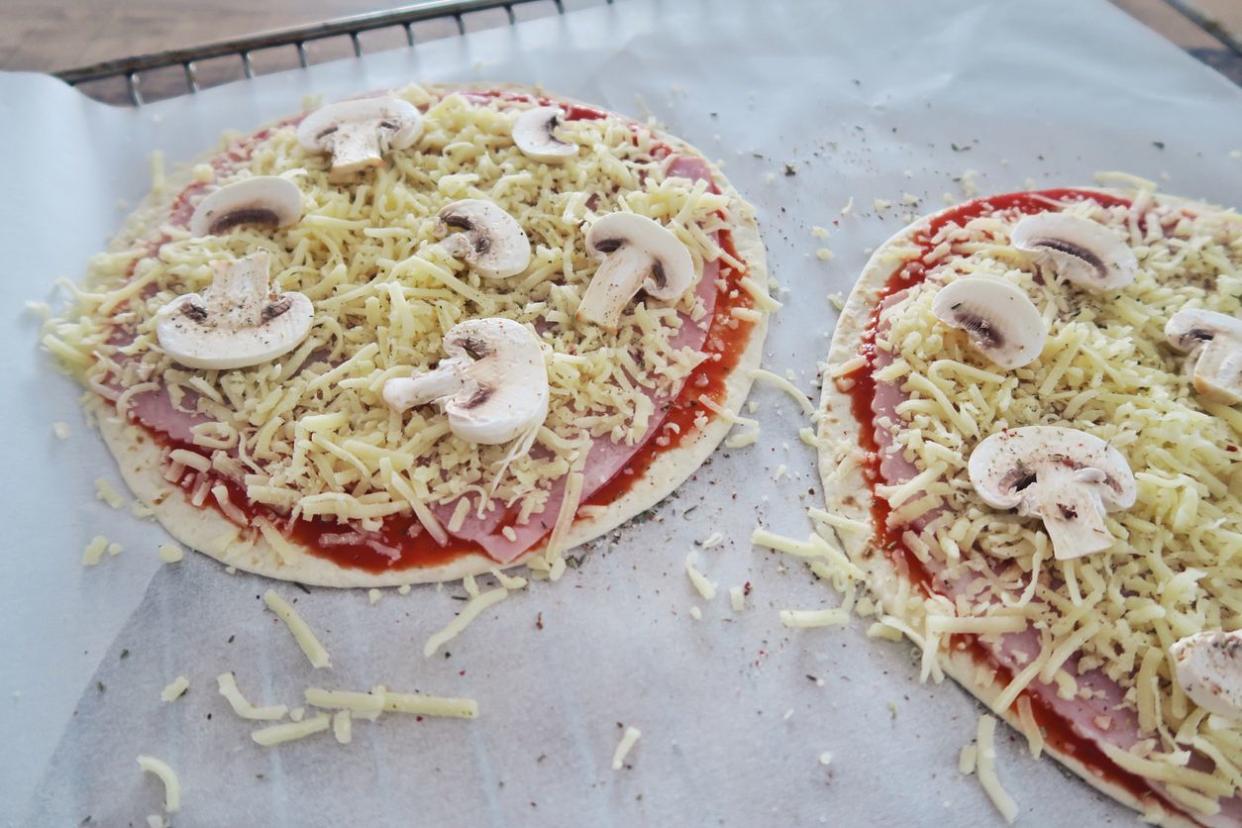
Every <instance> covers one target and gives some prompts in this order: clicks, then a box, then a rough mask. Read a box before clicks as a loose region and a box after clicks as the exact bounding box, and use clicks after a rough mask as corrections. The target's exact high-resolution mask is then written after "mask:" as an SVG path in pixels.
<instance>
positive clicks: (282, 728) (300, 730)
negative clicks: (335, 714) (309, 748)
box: [250, 713, 332, 747]
mask: <svg viewBox="0 0 1242 828" xmlns="http://www.w3.org/2000/svg"><path fill="white" fill-rule="evenodd" d="M331 723H332V717H331V716H329V715H327V714H326V713H324V714H321V715H319V716H315V717H314V718H311V719H303V720H302V721H300V722H286V723H284V724H278V725H272V726H271V727H263V728H260V729H258V730H256V731H253V732H252V733H251V734H250V738H251V739H254V740H255V741H256V742H258V743H259V744H260V745H263V747H272V746H273V745H281V744H284V743H285V742H292V741H295V740H297V739H305V738H306V737H307V736H312V735H314V734H316V733H323V732H324V731H325V730H327V729H328V727H329V725H330V724H331Z"/></svg>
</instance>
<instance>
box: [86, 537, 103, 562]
mask: <svg viewBox="0 0 1242 828" xmlns="http://www.w3.org/2000/svg"><path fill="white" fill-rule="evenodd" d="M106 551H108V539H107V538H105V537H104V536H103V535H96V536H95V537H93V538H91V541H90V543H88V544H86V548H85V549H83V550H82V566H95V565H96V564H98V563H99V562H100V561H101V560H102V559H103V556H104V552H106Z"/></svg>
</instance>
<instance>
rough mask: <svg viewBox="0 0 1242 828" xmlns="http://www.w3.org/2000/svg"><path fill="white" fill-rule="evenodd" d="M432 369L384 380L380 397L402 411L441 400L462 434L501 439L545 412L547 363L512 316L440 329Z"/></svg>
mask: <svg viewBox="0 0 1242 828" xmlns="http://www.w3.org/2000/svg"><path fill="white" fill-rule="evenodd" d="M444 352H445V353H446V354H447V355H448V356H447V358H445V359H443V360H441V361H440V364H439V365H437V366H436V369H435V370H434V371H430V372H428V373H425V374H421V375H415V376H414V377H412V378H409V379H406V378H395V379H390V380H388V381H387V382H385V383H384V402H386V403H388V405H389V406H390V407H391V408H393V409H395V410H397V411H405V410H406V409H407V408H411V407H413V406H416V405H426V404H428V403H433V402H435V403H440V404H441V405H442V406H443V408H444V410H445V411H446V412H447V413H448V421H449V428H450V429H452V431H453V433H454V434H456V435H457V436H458V437H460V438H461V439H463V440H468V441H470V442H472V443H480V444H483V445H495V444H497V443H506V442H508V441H509V440H512V439H514V438H516V437H519V436H522V435H523V434H529V433H530V432H531V431H532V430H533V429H535V428H538V427H539V426H540V425H542V423H543V421H544V418H545V417H547V416H548V369H547V368H546V367H545V365H544V361H543V349H542V348H541V346H540V343H539V338H538V337H536V336H535V335H534V334H533V333H531V332H530V331H529V330H527V328H526V327H525V326H524V325H522V324H520V323H518V322H514V321H513V320H511V319H501V318H489V319H470V320H467V321H465V322H461V323H459V324H457V325H454V326H453V327H452V328H450V329H449V331H448V333H447V334H445V335H444Z"/></svg>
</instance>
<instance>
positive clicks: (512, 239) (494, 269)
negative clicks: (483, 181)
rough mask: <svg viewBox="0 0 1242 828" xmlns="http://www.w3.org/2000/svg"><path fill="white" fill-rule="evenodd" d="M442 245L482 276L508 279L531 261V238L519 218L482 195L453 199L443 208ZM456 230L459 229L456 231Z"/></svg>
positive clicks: (441, 224) (441, 216)
mask: <svg viewBox="0 0 1242 828" xmlns="http://www.w3.org/2000/svg"><path fill="white" fill-rule="evenodd" d="M439 231H440V232H441V233H447V234H449V235H447V236H446V237H445V239H444V241H442V242H440V246H441V247H443V248H444V249H445V250H447V251H448V252H449V255H451V256H453V257H454V258H457V259H462V260H463V261H465V262H466V263H467V264H468V265H470V266H471V267H472V268H474V269H475V270H476V271H478V273H479V275H480V276H484V277H486V278H488V279H505V278H508V277H509V276H516V275H517V274H519V273H521V272H522V271H523V270H525V269H526V266H527V265H529V264H530V239H528V238H526V232H525V231H524V230H522V225H520V224H518V223H517V219H515V218H514V217H513V216H511V215H509V214H508V213H506V212H505V211H504V210H502V209H500V208H499V207H497V206H496V205H495V204H493V203H492V202H490V201H484V200H483V199H481V198H466V199H462V200H461V201H454V202H453V203H452V204H449V205H447V206H446V207H445V208H444V209H442V210H441V211H440V226H439ZM454 231H456V232H454Z"/></svg>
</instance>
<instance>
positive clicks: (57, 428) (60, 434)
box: [52, 421, 71, 440]
mask: <svg viewBox="0 0 1242 828" xmlns="http://www.w3.org/2000/svg"><path fill="white" fill-rule="evenodd" d="M52 433H53V434H55V435H56V439H58V440H68V439H69V435H70V433H71V432H70V431H69V424H68V423H62V422H59V421H58V422H55V423H52Z"/></svg>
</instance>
